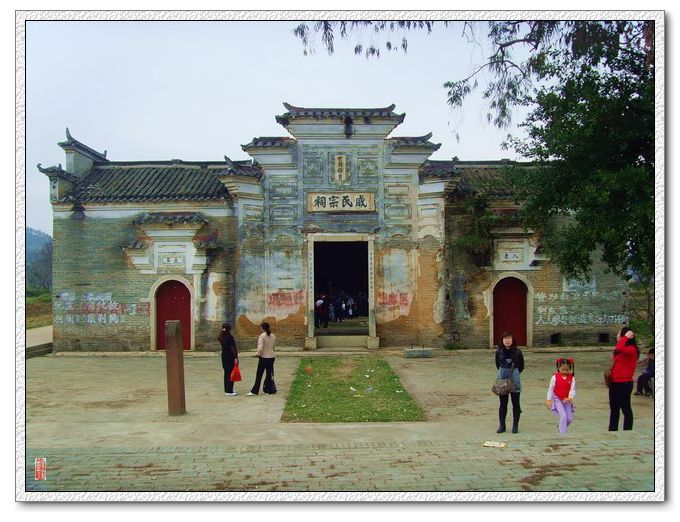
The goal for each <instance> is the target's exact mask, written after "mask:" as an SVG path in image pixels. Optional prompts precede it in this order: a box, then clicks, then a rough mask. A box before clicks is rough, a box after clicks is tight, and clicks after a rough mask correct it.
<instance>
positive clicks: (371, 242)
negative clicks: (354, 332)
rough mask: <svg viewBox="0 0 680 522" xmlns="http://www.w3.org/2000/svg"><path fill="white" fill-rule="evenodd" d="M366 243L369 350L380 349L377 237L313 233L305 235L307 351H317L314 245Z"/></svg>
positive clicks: (354, 234) (355, 234)
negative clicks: (376, 288) (377, 332)
mask: <svg viewBox="0 0 680 522" xmlns="http://www.w3.org/2000/svg"><path fill="white" fill-rule="evenodd" d="M329 241H332V242H340V241H347V242H359V241H361V242H366V244H367V246H368V248H367V250H368V255H367V257H368V260H367V262H368V348H377V347H378V342H379V340H378V337H377V336H376V327H375V263H374V259H375V235H374V234H362V233H354V232H340V233H330V232H328V233H327V232H313V233H309V234H306V235H305V242H306V243H307V284H306V287H307V288H306V290H307V337H306V338H305V349H313V350H315V349H316V337H315V336H314V243H316V242H329Z"/></svg>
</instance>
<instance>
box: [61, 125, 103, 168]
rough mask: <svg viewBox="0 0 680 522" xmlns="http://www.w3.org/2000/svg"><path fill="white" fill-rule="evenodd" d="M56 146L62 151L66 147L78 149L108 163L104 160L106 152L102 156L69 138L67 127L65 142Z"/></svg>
mask: <svg viewBox="0 0 680 522" xmlns="http://www.w3.org/2000/svg"><path fill="white" fill-rule="evenodd" d="M57 145H59V146H60V147H61V148H62V149H66V148H68V147H73V148H75V149H80V151H81V152H85V153H87V154H89V155H90V156H94V157H95V158H96V159H99V160H101V161H108V160H107V159H106V151H104V153H103V154H102V153H101V152H97V151H96V150H94V149H93V148H91V147H88V146H87V145H85V144H84V143H82V142H80V141H78V140H77V139H75V138H74V137H73V136H71V133H70V132H69V130H68V127H66V141H62V142H59V143H58V144H57Z"/></svg>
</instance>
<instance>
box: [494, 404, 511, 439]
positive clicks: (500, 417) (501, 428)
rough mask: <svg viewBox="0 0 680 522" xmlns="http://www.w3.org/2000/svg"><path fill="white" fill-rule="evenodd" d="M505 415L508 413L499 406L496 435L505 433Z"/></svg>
mask: <svg viewBox="0 0 680 522" xmlns="http://www.w3.org/2000/svg"><path fill="white" fill-rule="evenodd" d="M507 413H508V409H507V407H505V408H503V406H501V407H500V408H499V409H498V429H497V430H496V433H504V432H505V416H506V414H507Z"/></svg>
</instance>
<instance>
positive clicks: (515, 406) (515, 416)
mask: <svg viewBox="0 0 680 522" xmlns="http://www.w3.org/2000/svg"><path fill="white" fill-rule="evenodd" d="M509 395H510V399H512V421H513V422H519V414H520V413H522V409H521V408H520V407H519V393H510V394H509ZM498 399H499V400H500V403H501V404H500V406H499V408H498V417H499V419H500V421H501V423H503V424H505V416H506V415H507V413H508V396H507V395H499V396H498Z"/></svg>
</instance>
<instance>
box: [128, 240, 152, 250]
mask: <svg viewBox="0 0 680 522" xmlns="http://www.w3.org/2000/svg"><path fill="white" fill-rule="evenodd" d="M146 248H147V245H146V242H145V241H141V240H139V239H134V240H132V241H130V243H128V244H127V245H125V246H124V247H123V250H146Z"/></svg>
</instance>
